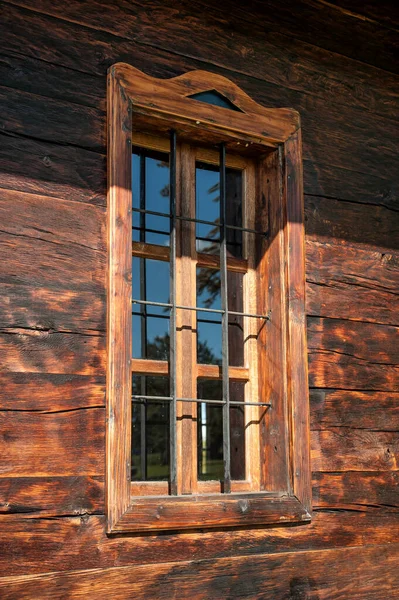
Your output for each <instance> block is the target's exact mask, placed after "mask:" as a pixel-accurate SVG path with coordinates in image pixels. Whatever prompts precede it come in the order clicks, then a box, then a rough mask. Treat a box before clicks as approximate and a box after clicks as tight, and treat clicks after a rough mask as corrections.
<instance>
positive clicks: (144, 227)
mask: <svg viewBox="0 0 399 600" xmlns="http://www.w3.org/2000/svg"><path fill="white" fill-rule="evenodd" d="M132 203H133V232H132V236H133V237H132V239H133V240H134V241H136V242H138V241H141V242H147V243H150V244H158V245H161V246H168V245H169V229H170V220H169V213H170V199H169V155H168V154H164V153H162V152H152V151H150V150H144V149H141V148H135V149H134V150H133V155H132ZM134 209H140V210H144V209H145V210H148V211H153V212H159V213H163V214H164V215H165V216H159V215H151V214H145V213H143V212H137V211H135V210H134Z"/></svg>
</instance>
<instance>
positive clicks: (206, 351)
mask: <svg viewBox="0 0 399 600" xmlns="http://www.w3.org/2000/svg"><path fill="white" fill-rule="evenodd" d="M169 344H170V338H169V334H167V333H166V334H165V335H162V336H160V335H158V336H156V337H155V338H154V341H153V342H149V343H148V344H147V358H149V359H152V360H168V359H169ZM197 362H198V363H201V364H208V365H209V364H219V362H220V361H219V360H218V359H217V358H216V356H215V355H214V354H213V352H212V350H211V349H210V348H209V346H208V344H207V342H201V341H199V342H198V344H197ZM154 379H158V378H154ZM159 379H161V378H159ZM153 395H154V396H156V395H157V394H153ZM160 395H164V394H160Z"/></svg>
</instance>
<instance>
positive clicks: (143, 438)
mask: <svg viewBox="0 0 399 600" xmlns="http://www.w3.org/2000/svg"><path fill="white" fill-rule="evenodd" d="M145 163H146V159H145V154H144V153H143V152H141V153H140V208H141V209H144V211H143V210H141V211H140V228H141V230H140V242H145V226H146V213H145V203H146V189H145V188H146V185H145V183H146V182H145V170H146V169H145ZM139 264H140V297H141V298H143V299H144V300H146V299H147V284H146V282H147V273H146V262H145V259H144V258H140V263H139ZM140 313H141V314H140V316H141V319H140V321H141V323H140V335H141V340H140V341H141V352H142V353H143V355H144V358H147V305H146V304H141V305H140ZM140 391H141V393H142V394H146V393H147V381H146V377H145V375H142V376H141V377H140ZM140 469H141V478H142V479H144V480H145V479H147V406H146V405H145V403H144V404H142V405H141V407H140Z"/></svg>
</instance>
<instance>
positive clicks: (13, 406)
mask: <svg viewBox="0 0 399 600" xmlns="http://www.w3.org/2000/svg"><path fill="white" fill-rule="evenodd" d="M95 406H105V375H104V374H101V375H98V376H94V377H93V376H87V375H60V374H59V373H56V374H51V373H31V372H25V373H4V372H2V373H0V410H21V411H23V410H26V411H50V412H51V411H55V412H57V411H62V410H65V411H67V410H74V409H77V408H85V407H86V408H87V407H95Z"/></svg>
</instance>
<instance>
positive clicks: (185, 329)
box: [176, 144, 197, 494]
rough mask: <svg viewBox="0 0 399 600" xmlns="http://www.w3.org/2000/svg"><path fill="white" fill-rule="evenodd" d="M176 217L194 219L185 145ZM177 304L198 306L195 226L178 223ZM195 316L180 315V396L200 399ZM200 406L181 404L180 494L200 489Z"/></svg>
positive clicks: (192, 186) (189, 160)
mask: <svg viewBox="0 0 399 600" xmlns="http://www.w3.org/2000/svg"><path fill="white" fill-rule="evenodd" d="M178 162H179V167H178V183H177V197H176V205H177V215H180V216H183V217H188V218H190V219H192V218H195V159H194V154H193V152H192V149H191V147H190V146H188V145H187V144H182V145H181V146H179V149H178ZM176 230H177V278H176V302H177V305H181V306H196V299H197V298H196V295H197V294H196V251H195V223H193V222H191V221H183V220H179V219H178V220H177V224H176ZM196 365H197V333H196V312H195V311H192V310H181V309H178V311H177V396H178V397H179V398H196V397H197V383H196V381H197V377H196V376H197V373H196ZM196 417H197V405H196V404H195V403H193V402H178V406H177V447H178V474H179V475H178V493H179V494H192V493H194V492H196V485H197V430H196Z"/></svg>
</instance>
